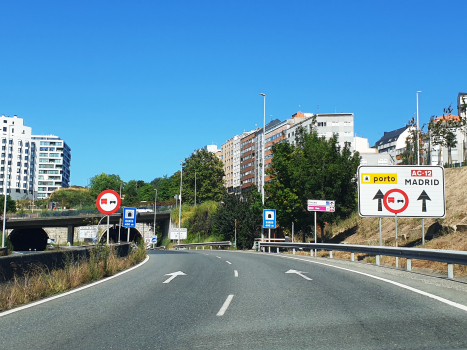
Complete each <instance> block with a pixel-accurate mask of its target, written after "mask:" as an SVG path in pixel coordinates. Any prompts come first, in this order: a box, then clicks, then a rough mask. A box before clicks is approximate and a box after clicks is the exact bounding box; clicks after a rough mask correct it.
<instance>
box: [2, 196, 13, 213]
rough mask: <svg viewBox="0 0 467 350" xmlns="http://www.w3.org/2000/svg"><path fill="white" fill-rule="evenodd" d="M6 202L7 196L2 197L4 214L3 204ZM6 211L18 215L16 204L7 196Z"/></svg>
mask: <svg viewBox="0 0 467 350" xmlns="http://www.w3.org/2000/svg"><path fill="white" fill-rule="evenodd" d="M4 202H5V196H0V203H1V204H0V205H1V208H2V209H1V210H2V212H3V204H4ZM6 211H7V213H16V202H15V201H14V200H13V199H11V197H10V196H6Z"/></svg>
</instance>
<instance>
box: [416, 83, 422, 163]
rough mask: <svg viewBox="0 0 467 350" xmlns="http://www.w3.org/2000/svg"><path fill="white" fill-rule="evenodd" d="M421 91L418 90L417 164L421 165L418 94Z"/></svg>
mask: <svg viewBox="0 0 467 350" xmlns="http://www.w3.org/2000/svg"><path fill="white" fill-rule="evenodd" d="M420 92H421V91H417V165H420V150H419V149H418V146H419V144H420V143H419V141H420V135H419V132H420V131H419V130H420V125H419V123H418V94H419V93H420Z"/></svg>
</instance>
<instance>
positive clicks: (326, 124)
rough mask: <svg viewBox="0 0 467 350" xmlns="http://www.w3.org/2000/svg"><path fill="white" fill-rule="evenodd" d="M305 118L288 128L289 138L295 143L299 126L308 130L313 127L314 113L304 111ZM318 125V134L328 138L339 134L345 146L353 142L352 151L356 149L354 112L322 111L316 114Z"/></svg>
mask: <svg viewBox="0 0 467 350" xmlns="http://www.w3.org/2000/svg"><path fill="white" fill-rule="evenodd" d="M303 114H304V120H303V121H302V122H300V123H296V124H295V125H293V126H291V127H290V128H289V129H288V130H287V140H288V141H289V142H290V143H291V144H293V145H294V144H295V134H296V131H297V128H299V127H302V128H304V129H305V130H306V131H307V132H310V130H311V129H312V128H313V126H312V125H311V124H312V122H313V119H312V118H311V117H312V116H313V113H303ZM315 116H316V125H315V127H316V128H317V132H318V136H320V137H325V138H326V139H327V140H328V139H330V138H331V137H332V136H333V135H337V136H338V142H339V145H340V146H341V147H344V144H345V143H346V142H349V143H350V144H351V151H353V150H354V141H355V140H354V114H353V113H325V114H324V113H321V114H316V115H315Z"/></svg>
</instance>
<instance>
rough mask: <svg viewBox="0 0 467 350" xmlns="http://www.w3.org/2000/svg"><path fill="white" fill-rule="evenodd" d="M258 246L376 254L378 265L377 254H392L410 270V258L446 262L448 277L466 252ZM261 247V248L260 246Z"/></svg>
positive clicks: (466, 260)
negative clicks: (400, 259)
mask: <svg viewBox="0 0 467 350" xmlns="http://www.w3.org/2000/svg"><path fill="white" fill-rule="evenodd" d="M260 247H271V248H289V249H297V248H298V249H309V250H310V251H311V254H313V249H319V250H326V251H329V252H330V258H332V251H341V252H350V253H351V260H352V261H354V253H363V254H368V255H374V256H376V264H377V265H379V256H380V255H386V256H394V257H396V258H405V259H407V271H411V270H412V263H411V259H418V260H429V261H439V262H444V263H447V264H448V277H449V278H454V272H453V264H459V265H467V252H465V251H457V250H442V249H424V248H399V247H385V246H382V247H381V246H367V245H352V244H327V243H295V242H294V243H267V242H260ZM260 249H261V248H260Z"/></svg>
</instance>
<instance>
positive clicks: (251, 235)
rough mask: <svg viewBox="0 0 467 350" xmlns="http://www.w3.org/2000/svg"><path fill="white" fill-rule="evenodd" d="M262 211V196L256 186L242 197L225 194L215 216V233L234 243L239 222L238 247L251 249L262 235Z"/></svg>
mask: <svg viewBox="0 0 467 350" xmlns="http://www.w3.org/2000/svg"><path fill="white" fill-rule="evenodd" d="M262 210H263V205H262V201H261V194H260V193H259V192H258V191H257V189H256V188H255V186H252V190H251V191H249V192H247V193H244V194H242V195H231V194H225V195H224V198H223V199H222V202H221V204H220V205H219V207H218V209H217V212H216V214H215V215H214V219H213V221H214V231H215V232H216V233H217V234H219V235H222V236H223V237H224V239H226V240H229V241H233V240H234V235H235V220H237V223H238V224H237V247H238V248H239V249H251V247H253V242H254V239H255V237H259V235H260V233H261V222H262Z"/></svg>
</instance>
